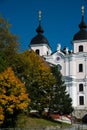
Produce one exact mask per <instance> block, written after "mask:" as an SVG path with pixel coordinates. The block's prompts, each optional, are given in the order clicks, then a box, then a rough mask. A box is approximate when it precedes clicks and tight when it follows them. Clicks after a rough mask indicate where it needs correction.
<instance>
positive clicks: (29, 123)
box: [16, 114, 61, 128]
mask: <svg viewBox="0 0 87 130" xmlns="http://www.w3.org/2000/svg"><path fill="white" fill-rule="evenodd" d="M60 125H61V123H58V122H54V121H51V120H47V119H43V118H37V117H30V116H26V115H23V114H21V115H19V116H18V119H17V121H16V127H18V128H40V127H41V128H42V127H50V126H53V127H58V126H59V127H60Z"/></svg>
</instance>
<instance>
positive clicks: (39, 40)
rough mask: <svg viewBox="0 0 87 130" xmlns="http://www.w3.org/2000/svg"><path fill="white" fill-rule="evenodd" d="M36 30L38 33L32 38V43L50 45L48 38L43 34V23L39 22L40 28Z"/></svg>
mask: <svg viewBox="0 0 87 130" xmlns="http://www.w3.org/2000/svg"><path fill="white" fill-rule="evenodd" d="M36 32H37V33H38V34H37V35H36V36H35V37H34V38H32V40H31V42H30V45H32V44H47V45H49V42H48V40H47V38H46V37H45V36H44V35H43V32H44V30H43V28H42V26H41V24H39V26H38V28H37V29H36Z"/></svg>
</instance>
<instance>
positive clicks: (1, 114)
mask: <svg viewBox="0 0 87 130" xmlns="http://www.w3.org/2000/svg"><path fill="white" fill-rule="evenodd" d="M3 120H4V113H3V108H2V107H1V106H0V124H2V123H3Z"/></svg>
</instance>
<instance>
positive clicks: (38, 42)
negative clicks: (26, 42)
mask: <svg viewBox="0 0 87 130" xmlns="http://www.w3.org/2000/svg"><path fill="white" fill-rule="evenodd" d="M38 13H39V26H38V28H37V29H36V32H37V35H36V36H35V37H34V38H33V39H32V40H31V42H30V49H32V50H34V51H35V52H36V53H37V54H38V55H40V56H46V55H50V54H51V48H50V45H49V42H48V40H47V39H46V37H45V36H44V35H43V32H44V30H43V28H42V26H41V18H42V16H41V14H42V12H41V11H39V12H38Z"/></svg>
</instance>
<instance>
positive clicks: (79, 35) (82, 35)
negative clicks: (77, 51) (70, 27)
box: [73, 7, 87, 40]
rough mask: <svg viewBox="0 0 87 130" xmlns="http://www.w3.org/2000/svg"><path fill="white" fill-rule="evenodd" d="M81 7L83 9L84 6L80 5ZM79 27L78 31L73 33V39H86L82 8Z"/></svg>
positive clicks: (86, 33)
mask: <svg viewBox="0 0 87 130" xmlns="http://www.w3.org/2000/svg"><path fill="white" fill-rule="evenodd" d="M82 9H84V7H82ZM79 28H80V31H79V32H77V33H76V34H75V35H74V37H73V40H87V30H86V28H87V25H86V23H85V22H84V10H82V21H81V23H80V24H79Z"/></svg>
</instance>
